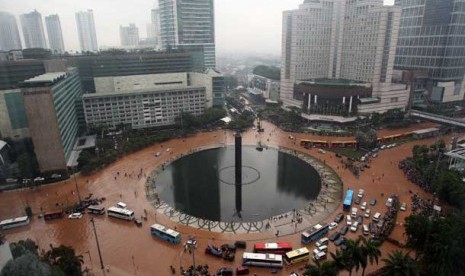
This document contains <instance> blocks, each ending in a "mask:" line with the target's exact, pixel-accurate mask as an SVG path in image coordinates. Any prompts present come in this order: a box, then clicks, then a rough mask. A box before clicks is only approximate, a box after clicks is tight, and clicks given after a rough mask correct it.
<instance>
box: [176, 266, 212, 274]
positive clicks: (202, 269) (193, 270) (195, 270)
mask: <svg viewBox="0 0 465 276" xmlns="http://www.w3.org/2000/svg"><path fill="white" fill-rule="evenodd" d="M208 269H209V268H208V265H198V266H196V267H194V266H192V265H191V266H190V267H189V268H188V269H187V270H184V269H183V268H182V267H181V275H183V276H210V275H215V274H214V273H210V271H209V270H208ZM171 272H172V273H173V274H176V270H175V268H174V267H173V266H171Z"/></svg>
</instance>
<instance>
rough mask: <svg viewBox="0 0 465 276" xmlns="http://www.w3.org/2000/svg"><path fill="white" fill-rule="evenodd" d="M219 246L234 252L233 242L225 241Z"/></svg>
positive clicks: (223, 249)
mask: <svg viewBox="0 0 465 276" xmlns="http://www.w3.org/2000/svg"><path fill="white" fill-rule="evenodd" d="M220 248H221V250H222V251H229V252H236V246H235V245H233V244H227V243H225V244H222V245H221V247H220Z"/></svg>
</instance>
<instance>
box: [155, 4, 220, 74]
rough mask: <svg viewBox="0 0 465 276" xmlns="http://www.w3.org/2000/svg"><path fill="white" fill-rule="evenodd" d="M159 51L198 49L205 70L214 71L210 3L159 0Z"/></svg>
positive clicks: (212, 9) (213, 35) (213, 25)
mask: <svg viewBox="0 0 465 276" xmlns="http://www.w3.org/2000/svg"><path fill="white" fill-rule="evenodd" d="M158 3H159V10H160V35H161V45H162V48H163V49H170V48H184V49H187V50H190V49H196V50H198V49H201V51H202V52H203V61H204V66H205V67H206V68H215V66H216V60H215V19H214V4H213V0H159V1H158Z"/></svg>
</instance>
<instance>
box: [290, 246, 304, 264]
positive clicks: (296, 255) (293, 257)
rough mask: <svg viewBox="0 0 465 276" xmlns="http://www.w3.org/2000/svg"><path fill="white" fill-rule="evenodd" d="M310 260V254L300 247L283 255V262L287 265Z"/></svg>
mask: <svg viewBox="0 0 465 276" xmlns="http://www.w3.org/2000/svg"><path fill="white" fill-rule="evenodd" d="M309 259H310V252H308V249H307V247H302V248H299V249H296V250H292V251H290V252H287V253H286V255H284V260H285V261H286V263H288V264H295V263H298V262H303V261H305V262H306V261H308V260H309Z"/></svg>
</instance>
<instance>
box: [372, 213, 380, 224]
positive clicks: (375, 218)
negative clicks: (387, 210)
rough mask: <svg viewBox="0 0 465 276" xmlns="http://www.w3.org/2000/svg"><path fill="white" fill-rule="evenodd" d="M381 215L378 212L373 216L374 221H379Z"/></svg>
mask: <svg viewBox="0 0 465 276" xmlns="http://www.w3.org/2000/svg"><path fill="white" fill-rule="evenodd" d="M380 217H381V213H376V214H375V215H374V216H373V221H374V222H378V221H379V218H380Z"/></svg>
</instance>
